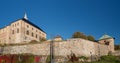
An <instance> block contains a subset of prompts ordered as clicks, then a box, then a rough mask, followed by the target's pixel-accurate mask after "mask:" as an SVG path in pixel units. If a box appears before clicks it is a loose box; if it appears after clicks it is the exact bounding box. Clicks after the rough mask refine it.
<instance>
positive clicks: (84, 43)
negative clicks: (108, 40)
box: [0, 38, 110, 57]
mask: <svg viewBox="0 0 120 63" xmlns="http://www.w3.org/2000/svg"><path fill="white" fill-rule="evenodd" d="M53 47H54V50H53V51H54V52H53V53H54V55H55V56H64V57H66V56H67V55H70V54H71V53H75V55H76V56H88V57H89V56H91V55H95V56H99V55H107V54H108V52H109V51H110V50H109V46H108V45H103V44H99V43H97V42H92V41H88V40H84V39H80V38H79V39H68V40H67V41H61V42H53ZM0 50H2V51H3V52H2V54H24V53H30V54H34V55H50V42H43V43H40V44H28V45H18V46H15V45H14V46H5V47H4V48H3V47H0Z"/></svg>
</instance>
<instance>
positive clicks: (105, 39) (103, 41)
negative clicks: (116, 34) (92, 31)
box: [99, 34, 114, 52]
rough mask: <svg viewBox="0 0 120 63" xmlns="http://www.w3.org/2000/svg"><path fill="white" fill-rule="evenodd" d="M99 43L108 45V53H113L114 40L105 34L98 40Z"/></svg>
mask: <svg viewBox="0 0 120 63" xmlns="http://www.w3.org/2000/svg"><path fill="white" fill-rule="evenodd" d="M99 43H101V44H105V45H108V49H109V52H114V38H113V37H111V36H109V35H107V34H105V35H103V36H102V37H101V38H100V39H99Z"/></svg>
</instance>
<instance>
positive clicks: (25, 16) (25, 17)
mask: <svg viewBox="0 0 120 63" xmlns="http://www.w3.org/2000/svg"><path fill="white" fill-rule="evenodd" d="M24 19H26V20H28V17H27V13H26V12H25V15H24Z"/></svg>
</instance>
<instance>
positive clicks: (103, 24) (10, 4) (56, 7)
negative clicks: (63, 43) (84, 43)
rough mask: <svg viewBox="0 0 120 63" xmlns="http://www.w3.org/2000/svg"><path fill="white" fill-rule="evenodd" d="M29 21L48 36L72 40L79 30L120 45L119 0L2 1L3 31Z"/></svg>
mask: <svg viewBox="0 0 120 63" xmlns="http://www.w3.org/2000/svg"><path fill="white" fill-rule="evenodd" d="M25 12H26V13H27V15H28V19H29V20H30V21H31V22H33V23H34V24H36V25H38V26H39V27H40V28H42V29H43V30H44V31H45V32H46V33H47V38H48V39H49V38H50V37H51V36H55V35H61V36H62V37H63V38H64V39H68V38H71V36H72V34H73V33H74V32H76V31H80V32H83V33H84V34H86V35H93V36H94V37H95V39H97V40H98V39H99V38H100V37H101V36H102V35H103V34H108V35H110V36H112V37H115V38H116V39H115V44H120V29H119V27H120V0H0V28H1V27H3V26H5V25H7V24H9V23H10V22H12V21H15V20H17V19H20V18H23V16H24V13H25Z"/></svg>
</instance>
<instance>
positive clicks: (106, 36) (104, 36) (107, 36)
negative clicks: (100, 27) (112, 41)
mask: <svg viewBox="0 0 120 63" xmlns="http://www.w3.org/2000/svg"><path fill="white" fill-rule="evenodd" d="M109 38H113V37H111V36H109V35H107V34H104V35H103V36H102V37H100V39H99V40H103V39H109Z"/></svg>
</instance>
